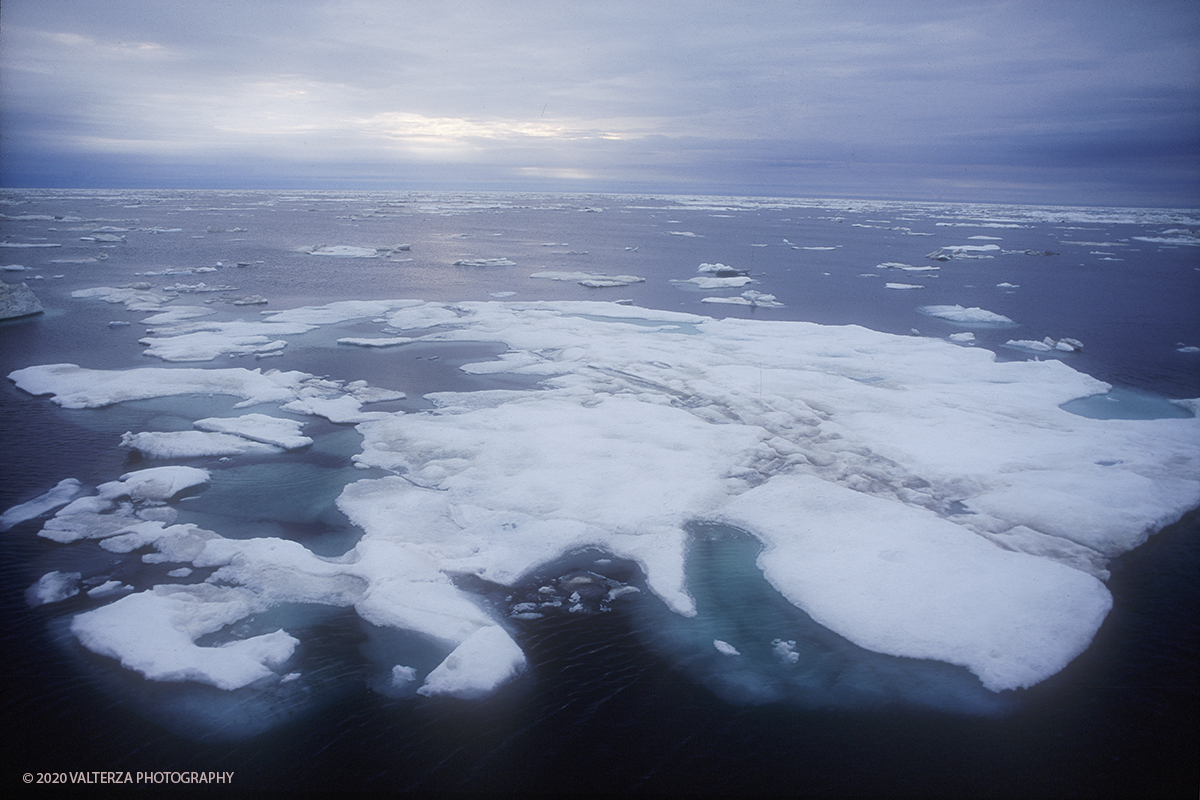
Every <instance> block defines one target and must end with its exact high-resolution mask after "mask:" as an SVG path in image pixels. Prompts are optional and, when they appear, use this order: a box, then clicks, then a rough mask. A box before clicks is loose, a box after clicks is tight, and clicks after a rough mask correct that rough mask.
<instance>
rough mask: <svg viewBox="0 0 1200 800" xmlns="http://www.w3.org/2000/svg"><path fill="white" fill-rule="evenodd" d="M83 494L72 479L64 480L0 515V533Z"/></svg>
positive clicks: (79, 485) (78, 485) (80, 487)
mask: <svg viewBox="0 0 1200 800" xmlns="http://www.w3.org/2000/svg"><path fill="white" fill-rule="evenodd" d="M82 492H83V485H82V484H81V483H80V482H79V481H77V480H75V479H74V478H64V479H63V480H61V481H59V482H58V485H57V486H55V487H54V488H53V489H51V490H50V491H48V492H46V493H45V494H42V495H39V496H37V497H35V498H33V499H32V500H29V501H28V502H25V503H21V504H20V505H16V506H13V507H12V508H10V509H8V510H7V511H5V512H4V513H3V514H0V531H6V530H8V529H9V528H11V527H13V526H14V525H19V524H20V523H22V522H25V521H26V520H30V519H35V518H37V517H40V516H41V515H43V514H46V513H48V512H50V511H53V510H54V509H56V508H60V507H62V506H65V505H66V504H67V503H69V502H71V501H72V500H74V499H75V498H76V497H78V496H79V495H80V493H82Z"/></svg>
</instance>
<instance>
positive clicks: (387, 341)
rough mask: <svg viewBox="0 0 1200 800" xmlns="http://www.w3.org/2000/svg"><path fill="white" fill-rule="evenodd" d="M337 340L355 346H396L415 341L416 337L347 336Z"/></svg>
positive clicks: (339, 342)
mask: <svg viewBox="0 0 1200 800" xmlns="http://www.w3.org/2000/svg"><path fill="white" fill-rule="evenodd" d="M337 341H338V344H346V345H353V346H355V347H395V346H396V345H398V344H408V343H409V342H415V341H416V339H414V338H412V337H411V336H380V337H377V338H364V337H358V336H346V337H343V338H341V339H338V340H337Z"/></svg>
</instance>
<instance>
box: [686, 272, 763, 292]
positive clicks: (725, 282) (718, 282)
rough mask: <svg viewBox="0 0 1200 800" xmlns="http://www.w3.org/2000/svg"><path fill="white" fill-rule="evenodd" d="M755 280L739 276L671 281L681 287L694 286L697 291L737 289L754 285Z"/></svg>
mask: <svg viewBox="0 0 1200 800" xmlns="http://www.w3.org/2000/svg"><path fill="white" fill-rule="evenodd" d="M753 282H754V279H753V278H751V277H749V276H747V275H737V276H734V277H731V278H707V277H703V276H701V277H696V278H688V279H687V280H686V281H671V283H674V284H677V285H680V286H687V285H690V286H694V287H696V288H697V289H702V290H712V289H737V288H739V287H741V286H745V285H746V284H747V283H753Z"/></svg>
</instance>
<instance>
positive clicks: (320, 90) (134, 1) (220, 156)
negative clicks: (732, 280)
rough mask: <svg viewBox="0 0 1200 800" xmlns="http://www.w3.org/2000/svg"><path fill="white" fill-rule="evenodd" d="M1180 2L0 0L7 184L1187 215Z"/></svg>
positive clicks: (1192, 124) (1184, 25)
mask: <svg viewBox="0 0 1200 800" xmlns="http://www.w3.org/2000/svg"><path fill="white" fill-rule="evenodd" d="M1198 44H1200V12H1198V11H1197V10H1196V8H1195V6H1194V5H1192V4H1190V3H1185V2H1156V3H1144V2H1134V0H1127V1H1124V2H1118V1H1117V0H1114V1H1113V2H1099V3H1095V2H1062V3H1053V4H1047V3H1040V2H1026V1H1025V0H1015V1H1014V2H969V1H968V2H959V1H955V2H951V1H949V0H947V1H946V2H938V1H936V0H935V1H933V2H902V3H882V2H879V3H876V2H824V0H815V1H813V2H778V3H775V2H762V3H750V4H729V3H683V2H655V3H644V2H643V3H636V2H608V3H604V4H596V5H594V6H589V7H582V6H580V5H579V4H561V3H553V2H522V3H519V4H500V3H488V2H444V0H436V1H435V2H424V1H423V0H406V2H403V3H395V2H387V1H386V0H345V1H342V2H339V1H338V0H295V1H294V2H291V1H289V2H282V1H281V0H273V1H271V2H256V3H253V4H232V3H224V2H216V0H195V1H194V2H190V3H186V4H170V5H166V4H162V3H151V2H144V1H143V0H112V1H111V2H106V3H103V4H98V3H92V2H84V1H83V0H7V1H6V2H5V3H4V6H3V10H2V12H0V97H2V98H3V100H2V103H3V105H2V110H3V114H2V115H0V137H2V138H0V148H2V149H0V158H2V164H3V172H2V173H0V179H2V182H3V183H4V185H7V186H45V185H64V186H70V185H81V186H168V187H189V186H194V187H230V188H251V187H260V188H304V187H311V188H327V187H328V188H335V187H336V188H397V189H404V188H465V187H470V188H479V189H504V190H520V189H529V190H541V189H558V190H561V189H568V190H579V191H659V192H668V191H671V192H685V193H736V194H767V195H770V194H784V195H830V194H832V195H849V196H873V197H917V198H929V199H939V198H940V199H964V200H965V199H972V200H992V201H1018V202H1047V203H1053V202H1058V203H1089V204H1139V205H1194V204H1195V199H1196V197H1197V196H1198V194H1200V193H1198V192H1197V189H1198V187H1200V157H1198V155H1197V154H1198V153H1200V91H1198V90H1200V59H1198V57H1197V55H1196V54H1197V52H1200V48H1198V47H1197V45H1198Z"/></svg>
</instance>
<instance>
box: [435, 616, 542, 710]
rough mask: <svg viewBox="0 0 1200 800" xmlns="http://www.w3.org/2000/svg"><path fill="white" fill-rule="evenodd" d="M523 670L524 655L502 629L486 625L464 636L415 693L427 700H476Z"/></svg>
mask: <svg viewBox="0 0 1200 800" xmlns="http://www.w3.org/2000/svg"><path fill="white" fill-rule="evenodd" d="M524 669H525V654H524V653H523V652H521V648H520V647H518V646H517V643H516V642H514V641H513V640H512V637H510V636H509V635H508V634H507V633H506V632H505V631H504V629H503V628H501V627H499V626H498V625H489V626H487V627H483V628H480V629H479V630H477V631H476V632H475V633H473V634H471V635H470V636H469V637H467V639H466V641H464V642H463V643H462V644H460V645H459V646H458V647H457V648H456V649H455V650H454V652H453V653H451V654H450V655H448V656H446V660H445V661H443V662H442V663H441V664H439V665H438V666H437V668H436V669H434V670H433V672H431V673H429V675H428V676H427V677H426V678H425V683H424V684H422V686H421V688H420V689H418V690H417V693H418V694H423V695H426V696H428V697H439V696H448V697H457V698H459V699H462V700H477V699H479V698H481V697H486V696H487V695H489V694H491V693H492V692H493V691H495V689H496V687H498V686H500V685H501V684H504V683H507V682H508V681H510V680H512V679H513V678H515V677H516V676H517V675H519V674H520V673H521V672H522V671H523V670H524Z"/></svg>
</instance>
